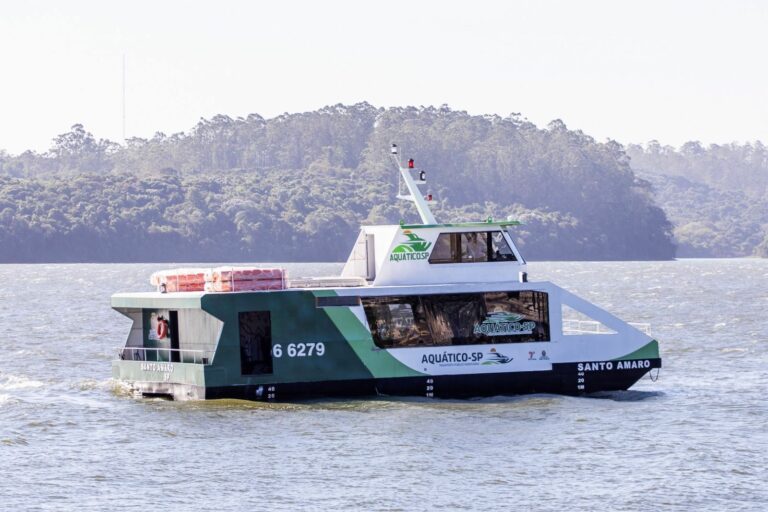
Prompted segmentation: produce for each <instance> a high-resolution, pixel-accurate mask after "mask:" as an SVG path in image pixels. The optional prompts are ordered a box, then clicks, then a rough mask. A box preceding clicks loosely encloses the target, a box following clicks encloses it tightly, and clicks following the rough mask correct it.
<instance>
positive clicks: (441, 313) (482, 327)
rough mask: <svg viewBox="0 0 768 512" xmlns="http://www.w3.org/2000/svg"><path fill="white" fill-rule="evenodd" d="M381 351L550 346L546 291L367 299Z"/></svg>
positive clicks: (369, 316) (373, 332)
mask: <svg viewBox="0 0 768 512" xmlns="http://www.w3.org/2000/svg"><path fill="white" fill-rule="evenodd" d="M362 302H363V308H364V310H365V315H366V317H367V319H368V324H369V326H370V328H371V334H372V335H373V341H374V343H375V344H376V346H377V347H379V348H400V347H418V346H444V345H477V344H496V343H523V342H530V341H549V339H550V337H549V332H550V331H549V305H548V297H547V294H546V293H544V292H538V291H529V290H525V291H516V292H487V293H461V294H459V293H457V294H441V295H422V296H415V295H410V296H398V297H363V298H362Z"/></svg>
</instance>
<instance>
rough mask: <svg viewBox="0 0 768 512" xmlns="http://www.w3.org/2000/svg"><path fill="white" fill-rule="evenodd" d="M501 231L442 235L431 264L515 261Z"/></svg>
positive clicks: (438, 239) (430, 257)
mask: <svg viewBox="0 0 768 512" xmlns="http://www.w3.org/2000/svg"><path fill="white" fill-rule="evenodd" d="M515 260H516V258H515V254H514V253H513V252H512V249H511V248H510V247H509V244H508V243H507V241H506V239H505V238H504V235H503V234H502V233H501V231H471V232H468V233H441V234H440V235H439V236H438V237H437V241H435V247H434V249H432V253H431V254H430V255H429V262H430V263H483V262H488V261H515Z"/></svg>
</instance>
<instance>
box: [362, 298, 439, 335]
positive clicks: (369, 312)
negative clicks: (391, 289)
mask: <svg viewBox="0 0 768 512" xmlns="http://www.w3.org/2000/svg"><path fill="white" fill-rule="evenodd" d="M363 306H364V309H365V316H366V318H367V319H368V325H369V326H370V328H371V334H372V335H373V340H374V342H375V343H376V346H377V347H379V348H397V347H416V346H424V345H432V337H431V336H430V335H429V328H428V327H427V323H426V319H425V318H424V312H423V308H422V305H421V303H420V301H419V298H418V297H366V298H364V299H363Z"/></svg>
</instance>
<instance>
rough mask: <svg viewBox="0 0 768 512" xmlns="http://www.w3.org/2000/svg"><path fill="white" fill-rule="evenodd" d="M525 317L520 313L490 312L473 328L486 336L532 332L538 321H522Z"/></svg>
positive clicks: (476, 332) (475, 331) (477, 332)
mask: <svg viewBox="0 0 768 512" xmlns="http://www.w3.org/2000/svg"><path fill="white" fill-rule="evenodd" d="M523 318H525V317H524V316H523V315H520V314H518V313H508V312H506V311H496V312H493V313H488V315H487V316H486V317H485V320H483V321H482V323H479V324H475V327H474V329H473V330H472V331H473V332H474V333H475V334H485V335H486V336H507V335H510V334H513V335H514V334H531V333H532V332H533V329H535V328H536V322H521V321H520V320H522V319H523Z"/></svg>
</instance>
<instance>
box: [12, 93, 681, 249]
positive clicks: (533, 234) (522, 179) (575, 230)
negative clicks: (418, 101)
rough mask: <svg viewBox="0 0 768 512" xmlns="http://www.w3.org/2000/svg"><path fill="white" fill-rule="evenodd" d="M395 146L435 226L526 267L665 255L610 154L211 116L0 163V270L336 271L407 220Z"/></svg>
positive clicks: (65, 138)
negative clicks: (425, 197)
mask: <svg viewBox="0 0 768 512" xmlns="http://www.w3.org/2000/svg"><path fill="white" fill-rule="evenodd" d="M392 142H397V143H398V144H399V145H400V147H401V148H403V153H404V155H403V156H404V157H405V158H408V157H413V158H415V159H416V160H417V164H418V165H419V167H421V168H423V169H425V170H426V171H427V173H428V180H429V184H430V186H429V192H430V193H432V194H434V196H435V197H436V198H437V199H438V201H439V204H438V206H436V207H435V208H434V212H435V215H436V216H437V218H438V219H440V220H441V221H446V222H447V221H456V220H482V219H485V218H487V217H488V216H493V217H495V218H507V217H513V218H516V219H519V220H521V221H523V222H524V225H523V226H521V227H519V228H517V231H516V233H517V235H518V239H519V242H520V244H521V250H523V251H524V254H525V255H526V256H527V257H528V258H529V259H668V258H672V257H674V251H675V246H674V243H673V239H672V225H671V224H670V222H669V221H668V220H667V217H666V216H665V214H664V212H663V211H662V210H661V209H660V208H659V207H658V206H657V205H656V204H655V203H654V197H653V187H652V185H651V183H650V182H649V181H647V180H644V179H639V178H638V177H637V176H635V174H634V172H633V170H632V169H631V167H630V158H629V157H628V155H627V154H626V152H625V150H624V148H623V147H622V146H621V145H620V144H618V143H616V142H613V141H608V142H605V143H599V142H596V141H595V140H594V139H593V138H592V137H589V136H588V135H585V134H584V133H582V132H580V131H573V130H569V129H568V128H567V127H566V126H565V125H564V124H563V123H562V122H561V121H553V122H552V123H550V124H549V125H548V126H547V127H546V128H539V127H537V126H535V125H534V124H532V123H530V122H528V121H526V120H524V119H522V118H521V117H520V116H518V115H512V116H509V117H506V118H502V117H499V116H473V115H469V114H467V113H466V112H463V111H456V110H451V109H449V108H448V107H446V106H443V107H440V108H435V107H426V108H425V107H420V108H416V107H403V108H390V109H381V108H375V107H373V106H371V105H369V104H367V103H362V104H357V105H352V106H344V105H336V106H331V107H326V108H323V109H320V110H317V111H314V112H307V113H299V114H284V115H282V116H279V117H276V118H273V119H264V118H262V117H261V116H259V115H256V114H252V115H249V116H248V117H245V118H237V119H232V118H230V117H227V116H221V115H220V116H215V117H214V118H212V119H209V120H206V119H203V120H201V121H200V122H199V123H198V124H197V126H195V127H194V128H192V129H191V130H190V131H189V132H187V133H177V134H173V135H165V134H162V133H157V134H155V136H154V137H152V138H151V139H140V138H133V139H129V140H128V141H126V143H125V144H124V145H120V144H116V143H113V142H110V141H107V140H99V139H97V138H95V137H94V136H93V135H92V134H90V133H89V132H88V131H87V130H86V129H85V128H84V127H83V126H81V125H75V126H73V127H72V129H71V131H70V132H68V133H65V134H62V135H60V136H58V137H56V138H55V139H54V140H53V144H52V147H51V148H50V150H49V151H47V152H45V153H42V154H40V153H35V152H31V151H27V152H25V153H22V154H20V155H8V154H7V153H0V261H5V262H10V261H248V260H250V261H270V260H271V261H286V260H305V261H306V260H343V259H344V258H346V256H347V254H348V251H349V250H350V249H351V245H352V243H353V241H354V239H355V237H356V235H357V230H358V226H359V224H361V223H396V222H398V221H400V220H401V219H402V220H406V221H415V220H417V216H416V212H415V209H414V208H413V206H412V205H410V204H406V203H402V202H398V201H397V200H396V199H395V195H396V193H397V191H396V184H397V173H396V170H395V169H394V168H393V166H392V164H391V162H390V160H389V145H390V143H392ZM1 143H2V142H1V141H0V144H1Z"/></svg>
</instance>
